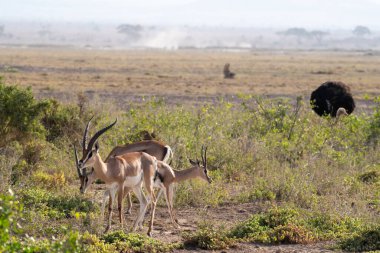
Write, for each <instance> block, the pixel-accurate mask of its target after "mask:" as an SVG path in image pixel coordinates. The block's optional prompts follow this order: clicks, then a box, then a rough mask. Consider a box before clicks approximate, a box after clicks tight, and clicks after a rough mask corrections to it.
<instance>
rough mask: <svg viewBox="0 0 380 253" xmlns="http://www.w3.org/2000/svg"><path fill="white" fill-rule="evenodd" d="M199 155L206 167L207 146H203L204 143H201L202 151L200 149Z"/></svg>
mask: <svg viewBox="0 0 380 253" xmlns="http://www.w3.org/2000/svg"><path fill="white" fill-rule="evenodd" d="M201 152H202V153H201V156H202V163H203V166H204V167H205V168H207V155H206V153H207V147H205V146H204V145H202V151H201Z"/></svg>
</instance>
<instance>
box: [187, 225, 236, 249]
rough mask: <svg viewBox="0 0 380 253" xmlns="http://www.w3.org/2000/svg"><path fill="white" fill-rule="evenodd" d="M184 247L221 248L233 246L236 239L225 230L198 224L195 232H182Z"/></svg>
mask: <svg viewBox="0 0 380 253" xmlns="http://www.w3.org/2000/svg"><path fill="white" fill-rule="evenodd" d="M183 237H184V239H185V242H184V245H185V247H197V248H201V249H207V250H221V249H228V248H231V247H234V246H235V245H236V241H235V240H234V239H233V238H230V237H229V236H228V234H227V231H226V230H224V229H222V228H216V227H214V226H212V225H207V224H203V225H200V226H199V227H198V229H197V231H196V232H193V233H185V234H183Z"/></svg>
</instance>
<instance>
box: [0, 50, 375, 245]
mask: <svg viewBox="0 0 380 253" xmlns="http://www.w3.org/2000/svg"><path fill="white" fill-rule="evenodd" d="M226 62H229V63H230V64H231V70H232V71H233V72H236V74H237V75H236V78H235V79H231V80H225V79H223V77H222V69H223V65H224V64H225V63H226ZM379 65H380V54H379V53H378V52H371V51H369V52H338V51H337V52H335V51H323V52H308V51H303V52H298V51H285V52H282V51H275V52H271V51H253V52H216V51H176V52H165V51H154V50H146V51H143V50H141V51H116V50H110V51H106V50H102V51H101V50H83V49H74V48H73V49H64V48H39V49H28V48H1V49H0V76H2V77H3V79H2V81H1V82H2V83H3V84H5V86H4V85H3V86H1V87H2V91H1V92H0V94H1V95H2V99H4V101H8V108H7V106H2V107H1V109H2V112H1V113H2V116H1V117H2V118H1V119H2V121H3V122H5V124H2V128H1V129H0V134H1V141H0V158H1V159H0V165H1V179H2V180H3V182H5V183H4V184H3V185H2V186H1V187H0V189H1V191H2V192H5V193H6V192H7V190H8V188H9V187H10V188H12V189H13V191H14V193H15V196H14V197H13V199H12V200H8V202H7V201H6V199H4V200H2V201H3V203H2V206H4V207H6V206H9V210H13V211H12V212H8V214H7V215H8V216H7V215H3V214H2V216H1V217H3V218H4V217H5V218H7V217H8V218H9V217H11V218H12V215H13V216H14V218H13V221H17V222H18V224H19V225H20V226H21V227H22V228H17V226H16V227H13V225H12V222H8V223H9V224H10V225H9V224H8V223H7V222H4V223H1V222H0V226H2V228H5V227H6V226H7V224H8V225H9V226H11V228H13V230H12V229H11V230H10V231H11V232H10V234H6V233H5V234H4V233H3V235H2V236H0V238H2V239H3V241H1V239H0V242H2V243H4V242H6V241H10V242H12V240H10V239H9V238H12V236H14V237H15V238H16V239H14V240H16V241H17V240H18V241H19V242H20V243H21V244H22V245H28V244H31V245H32V246H30V247H35V248H34V249H33V250H34V251H33V250H31V249H30V251H26V250H24V252H48V251H53V250H52V249H53V248H54V247H55V248H54V249H55V250H56V252H61V251H64V250H67V249H69V251H77V252H81V251H90V252H91V251H97V252H114V251H119V252H120V251H121V252H129V251H131V248H133V247H134V248H133V249H134V250H135V251H143V252H144V251H154V250H156V251H167V250H172V249H173V248H176V249H175V250H176V251H180V252H189V251H199V249H200V248H203V249H212V250H221V251H231V252H236V251H240V252H294V251H296V252H301V251H303V252H323V251H328V250H331V249H339V248H343V249H344V250H355V251H359V250H374V249H379V248H378V247H379V240H378V238H379V234H380V231H379V214H380V205H379V204H380V201H379V198H380V190H379V189H380V187H379V184H380V165H379V154H380V152H379V146H378V140H379V136H380V106H379V99H378V98H377V97H378V96H379V94H380V70H379V69H378V67H377V66H379ZM327 80H340V81H343V82H345V83H346V84H348V85H349V86H350V87H351V89H352V93H353V95H354V97H355V99H356V101H357V108H356V110H355V112H354V114H353V115H351V116H349V117H346V118H343V119H341V120H340V121H338V122H336V121H335V120H334V119H329V118H320V117H317V116H316V115H315V114H314V113H313V112H312V111H311V109H310V106H309V104H308V103H309V102H308V98H309V95H310V92H311V91H312V90H313V89H315V88H316V87H318V85H320V84H321V83H323V82H325V81H327ZM13 85H15V86H13ZM29 86H30V87H31V90H29V91H25V90H23V88H26V87H29ZM6 87H13V88H10V90H6V89H7V88H6ZM20 89H21V90H20ZM7 94H13V95H7ZM32 94H33V95H32ZM33 96H34V97H36V98H38V99H37V100H36V99H34V98H33ZM20 97H21V98H20ZM51 98H54V99H55V100H46V99H51ZM5 104H6V103H5ZM19 107H20V108H19ZM93 114H95V115H96V118H95V120H94V124H93V129H92V130H91V133H94V132H95V129H99V128H100V127H102V126H104V125H106V124H109V123H110V122H111V121H113V120H114V118H115V117H118V118H119V122H118V124H117V125H116V126H115V127H114V128H113V129H112V130H110V131H109V132H107V134H105V135H104V136H102V137H101V140H100V145H101V151H100V153H101V155H102V157H106V155H107V154H108V153H107V152H109V151H110V150H111V149H112V147H113V146H115V145H116V144H118V145H120V144H123V143H127V142H132V141H136V140H139V139H140V138H141V136H140V132H141V131H145V130H146V131H149V132H155V133H156V135H157V136H158V138H159V139H161V140H162V141H164V142H166V143H168V144H169V145H170V146H171V147H172V149H173V150H174V154H175V157H174V160H173V163H172V165H173V167H174V168H175V169H181V168H187V167H188V166H189V164H188V163H187V158H191V157H192V158H194V157H196V156H197V155H198V157H199V152H200V146H201V145H202V144H206V145H207V146H208V147H209V154H208V161H209V164H210V167H211V172H210V174H211V176H212V177H213V178H214V182H213V184H211V185H208V184H206V183H203V182H199V181H197V180H194V181H192V182H186V183H183V184H181V185H178V186H177V188H176V189H177V190H176V192H177V193H176V201H175V209H176V213H177V218H178V220H179V223H180V224H181V229H174V228H173V227H172V226H171V224H170V222H169V217H168V214H167V212H166V207H165V205H164V202H163V201H161V202H160V205H159V208H158V210H157V212H156V220H155V232H154V235H153V237H154V238H155V239H158V240H159V241H158V242H157V241H153V242H152V241H149V240H148V239H144V238H137V237H136V238H135V237H133V236H134V235H133V234H131V236H132V237H128V236H127V235H125V234H124V233H119V232H118V230H119V229H120V226H119V224H118V222H117V220H116V217H115V218H114V224H113V228H114V230H113V231H114V232H113V233H111V234H108V235H105V236H104V235H103V233H102V232H103V230H104V227H105V224H104V223H101V222H100V221H99V213H100V212H99V201H100V196H101V195H102V191H101V190H100V189H103V186H102V185H95V186H94V187H93V190H92V191H90V193H88V194H86V195H80V194H79V189H78V188H79V180H78V179H77V174H76V171H75V166H74V158H73V153H72V143H73V142H74V141H75V140H80V139H81V134H82V132H83V129H84V126H85V124H86V121H87V120H88V119H89V118H90V117H91V115H93ZM14 200H17V201H18V202H19V203H21V204H22V206H23V210H17V208H18V205H17V204H14ZM12 201H13V202H12ZM10 202H12V203H11V204H9V203H10ZM14 205H15V206H14ZM137 208H138V204H137V203H135V204H134V210H133V214H135V213H136V212H137V211H136V210H137ZM2 210H7V209H6V208H3V209H2ZM19 215H21V216H22V218H20V216H19ZM127 217H128V219H127V224H128V225H130V224H131V222H132V218H133V215H132V216H127ZM4 220H7V219H4ZM8 220H9V219H8ZM11 221H12V219H11ZM13 223H14V222H13ZM2 224H3V225H2ZM4 224H5V225H4ZM16 230H17V231H18V232H17V231H16ZM145 230H146V227H144V230H143V231H141V233H142V234H143V233H144V232H145ZM76 231H78V232H76ZM125 231H126V228H125ZM369 235H370V236H369ZM9 236H11V237H9ZM52 236H54V238H57V239H54V240H52V239H51V238H52ZM376 236H378V237H376ZM30 237H33V238H34V239H33V240H37V242H33V243H32V242H31V241H30V240H32V239H30ZM363 238H367V241H365V240H364V239H363ZM368 238H370V239H368ZM371 238H372V239H371ZM140 239H141V241H139V240H140ZM361 240H362V241H363V240H364V241H363V242H362V241H361ZM59 242H61V244H59ZM141 242H142V243H143V244H144V245H149V246H148V247H146V246H141V245H140V244H141ZM360 242H362V244H360ZM55 243H56V244H57V245H55ZM139 243H140V244H139ZM173 243H174V244H173ZM11 244H12V243H11ZM11 244H9V245H11ZM14 244H15V245H16V242H14ZM78 244H82V245H85V246H83V247H82V248H80V247H79V246H78ZM278 244H280V245H278ZM4 245H5V246H4V248H0V250H4V249H5V251H6V250H9V249H10V248H11V246H12V245H13V244H12V245H11V246H9V245H8V246H7V245H6V244H4ZM33 245H35V246H33ZM342 245H343V246H342ZM363 245H366V246H363ZM368 245H369V246H368ZM16 246H17V245H16ZM16 246H14V245H13V246H12V247H16ZM5 247H8V248H5ZM20 247H21V246H20ZM70 247H71V248H70ZM144 247H145V248H144ZM21 248H22V247H21ZM228 248H230V249H228ZM44 250H46V251H44ZM9 251H10V250H9ZM15 251H17V250H15ZM19 251H21V250H19Z"/></svg>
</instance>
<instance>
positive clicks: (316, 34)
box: [310, 30, 330, 44]
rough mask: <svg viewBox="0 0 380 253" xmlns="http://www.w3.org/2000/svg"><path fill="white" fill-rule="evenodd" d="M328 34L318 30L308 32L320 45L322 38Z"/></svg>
mask: <svg viewBox="0 0 380 253" xmlns="http://www.w3.org/2000/svg"><path fill="white" fill-rule="evenodd" d="M329 34H330V33H328V32H324V31H319V30H314V31H311V32H310V35H311V36H312V37H313V38H315V40H316V41H317V42H318V44H320V43H321V42H322V39H323V37H325V36H327V35H329Z"/></svg>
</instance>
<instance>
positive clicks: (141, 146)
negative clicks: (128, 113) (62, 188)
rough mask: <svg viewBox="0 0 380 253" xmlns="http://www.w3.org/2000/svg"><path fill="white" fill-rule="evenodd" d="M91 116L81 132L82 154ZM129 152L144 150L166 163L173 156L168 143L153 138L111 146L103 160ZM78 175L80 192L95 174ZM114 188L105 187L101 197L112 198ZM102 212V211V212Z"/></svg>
mask: <svg viewBox="0 0 380 253" xmlns="http://www.w3.org/2000/svg"><path fill="white" fill-rule="evenodd" d="M92 118H93V117H91V119H90V120H89V121H88V122H87V125H86V128H85V131H84V134H83V140H82V147H83V154H87V152H88V150H87V148H86V147H87V144H86V143H87V138H88V130H89V127H90V124H91V120H92ZM74 148H75V147H74ZM130 152H145V153H147V154H149V155H151V156H154V157H156V158H157V159H158V160H160V161H164V162H166V163H168V161H169V160H170V159H172V158H173V151H172V149H171V148H170V147H169V146H168V145H165V144H163V143H161V142H159V141H155V140H145V141H140V142H136V143H132V144H127V145H123V146H117V147H115V148H113V149H112V151H111V152H110V153H109V155H108V156H107V158H106V159H105V160H104V161H105V162H108V159H109V158H110V157H115V156H118V155H122V154H125V153H130ZM78 175H79V178H80V180H81V187H80V189H81V192H82V191H83V190H84V189H87V187H88V186H89V185H91V183H90V184H88V182H93V181H94V180H95V179H93V178H91V177H94V176H95V174H93V173H92V171H90V172H86V171H84V173H83V175H81V172H80V171H79V170H78ZM116 190H117V189H112V188H110V189H107V190H106V191H105V192H104V197H103V198H107V196H109V197H110V199H114V198H115V194H116ZM82 193H83V192H82ZM111 203H112V202H110V204H111ZM104 205H105V202H104V201H103V207H102V210H104V208H105V206H104ZM108 209H109V210H110V209H112V207H111V206H109V207H108ZM131 210H132V201H131V195H130V193H129V191H128V210H127V213H129V214H130V213H131ZM103 213H104V212H102V214H103Z"/></svg>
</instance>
